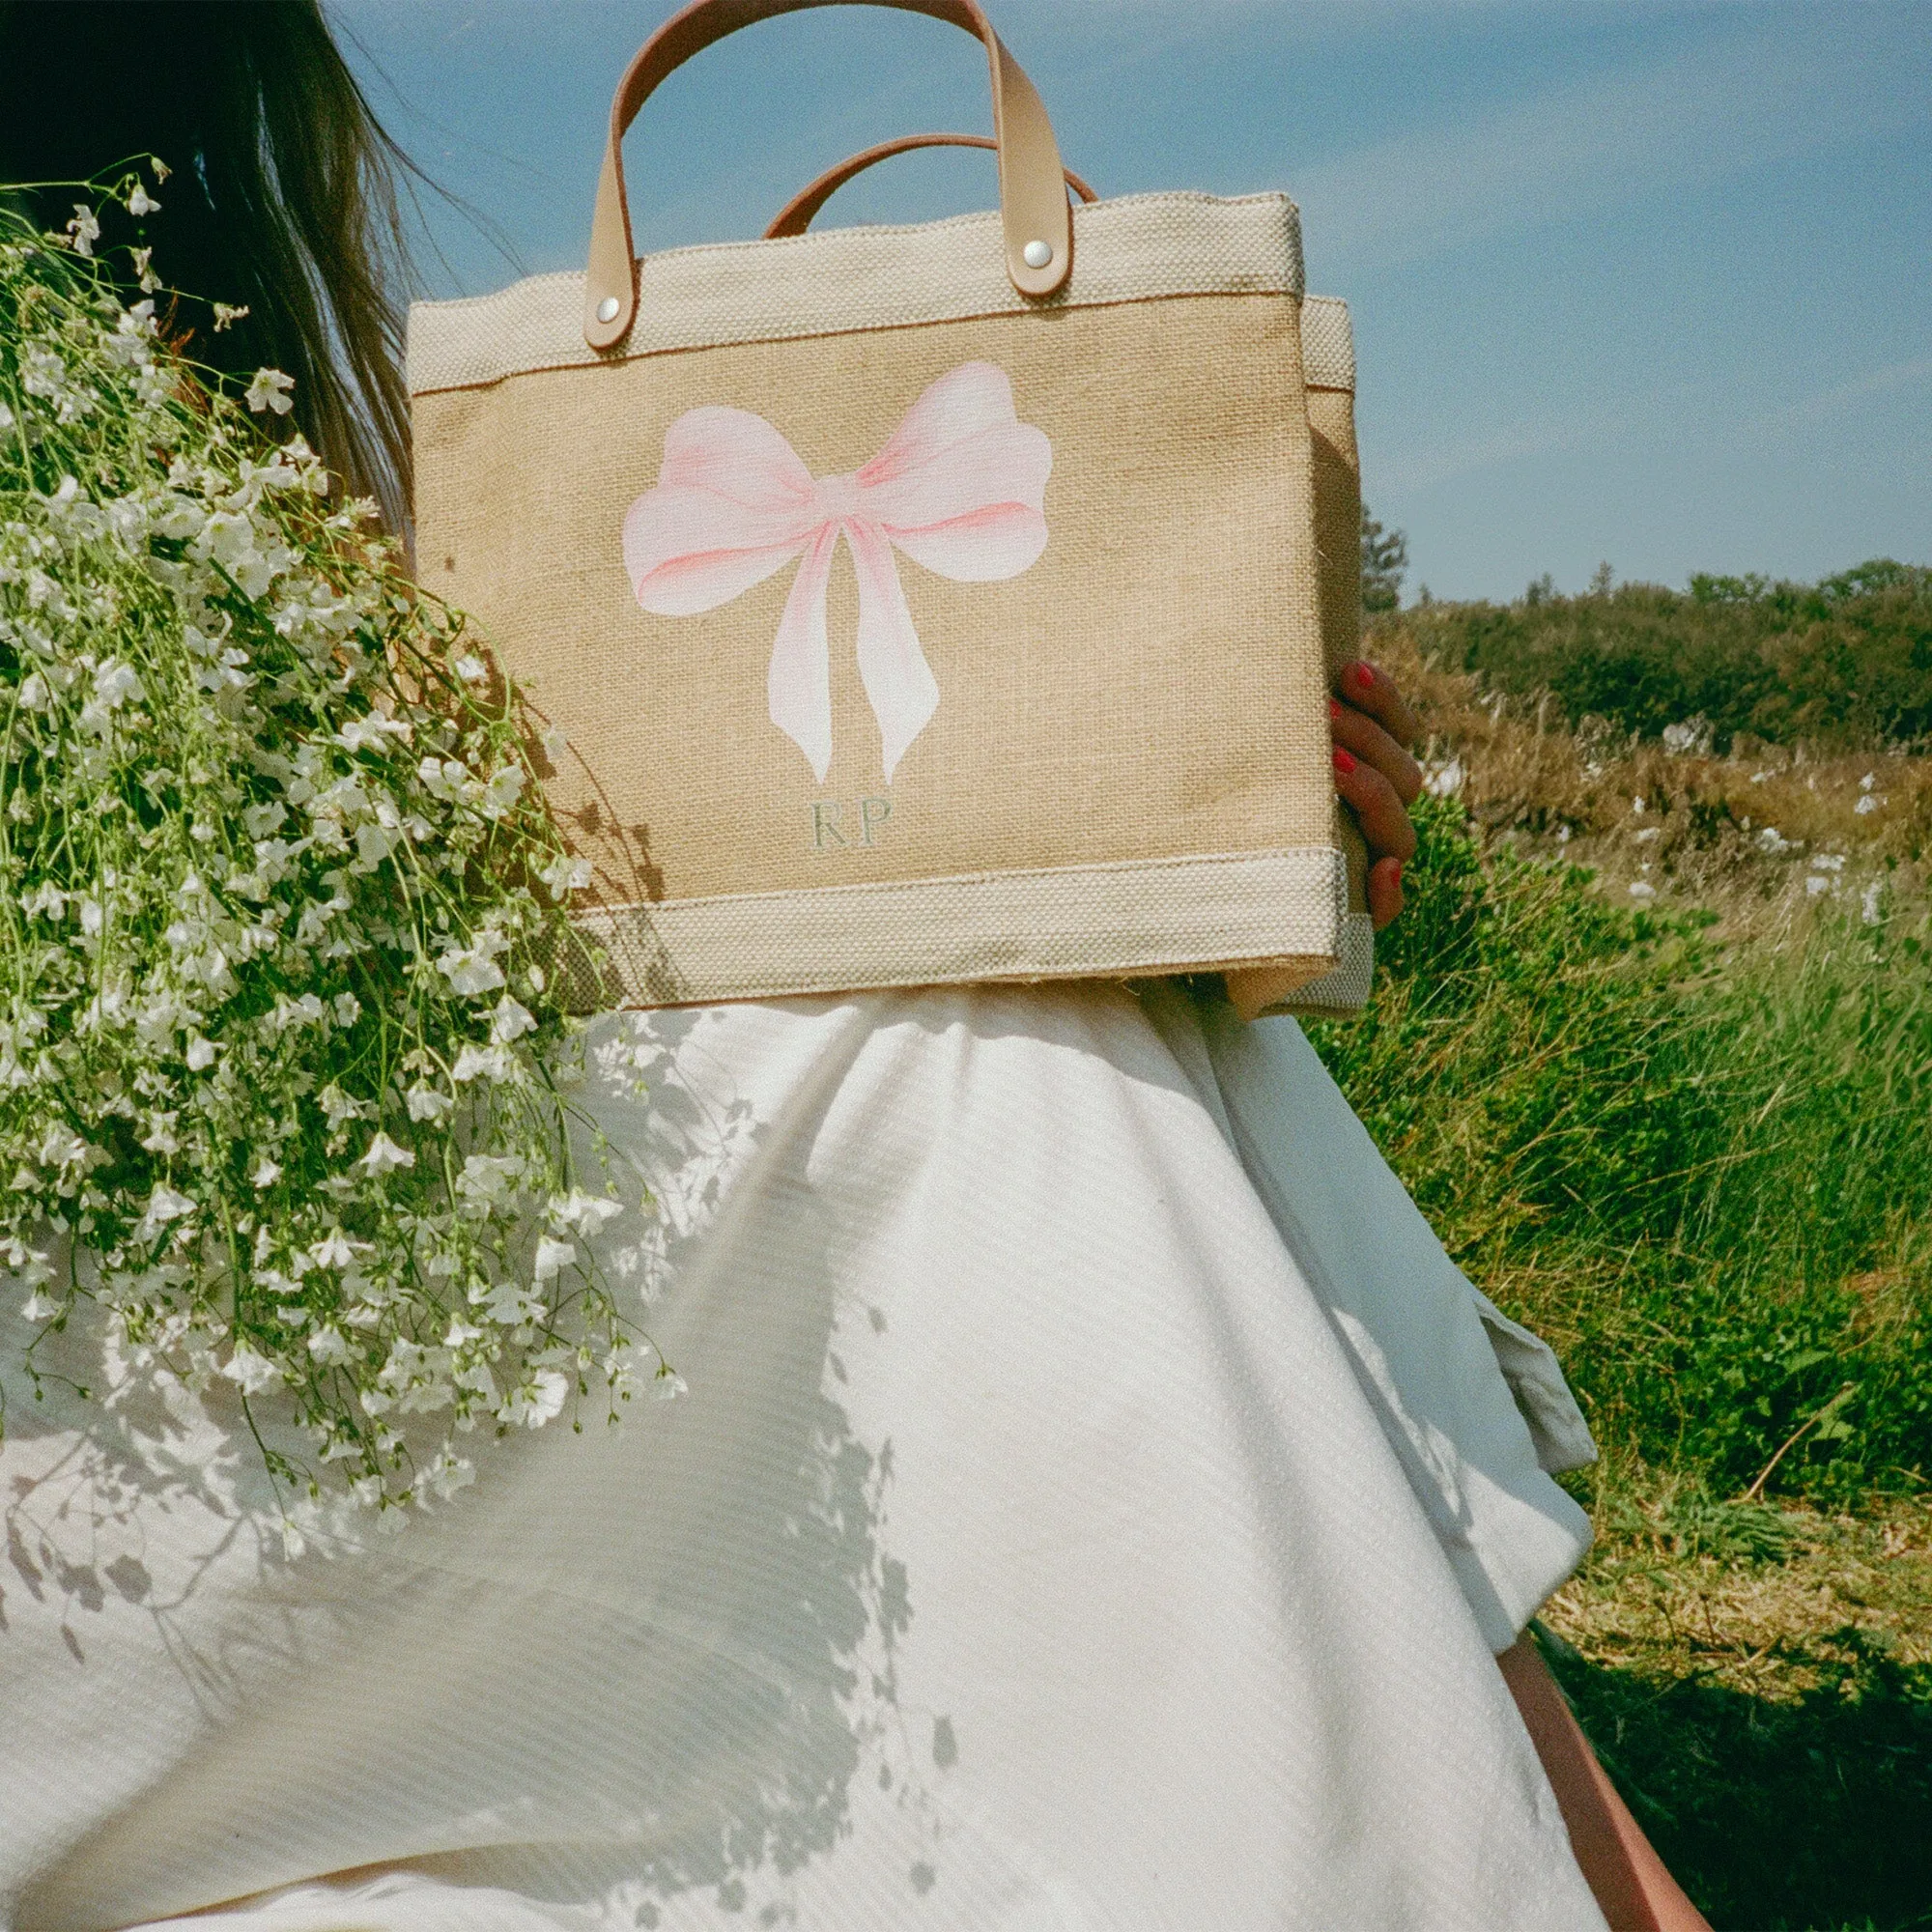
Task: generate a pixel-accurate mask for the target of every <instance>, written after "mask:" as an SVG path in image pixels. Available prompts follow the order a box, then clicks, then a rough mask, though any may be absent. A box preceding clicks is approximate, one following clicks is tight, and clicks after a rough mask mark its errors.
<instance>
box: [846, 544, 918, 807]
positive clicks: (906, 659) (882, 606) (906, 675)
mask: <svg viewBox="0 0 1932 1932" xmlns="http://www.w3.org/2000/svg"><path fill="white" fill-rule="evenodd" d="M845 538H846V541H847V542H848V543H849V544H850V545H851V546H852V562H853V565H854V567H855V569H856V571H857V573H858V578H859V676H860V679H861V680H862V682H863V683H864V684H865V687H866V696H867V699H868V700H869V701H870V703H871V706H872V715H873V717H875V718H876V719H877V720H878V721H879V740H880V750H881V753H882V756H883V758H884V762H885V771H886V782H887V783H888V784H890V783H891V782H892V777H893V771H894V768H895V766H896V765H897V764H898V761H899V760H900V759H901V758H902V757H903V756H904V755H905V754H906V752H907V751H908V749H909V748H910V747H911V745H912V741H913V740H914V739H915V738H917V737H918V736H919V734H920V733H921V732H922V731H923V730H924V729H925V726H926V724H927V721H928V720H929V719H930V718H931V717H932V714H933V712H934V711H936V710H937V709H938V708H939V685H938V682H937V680H936V679H935V678H934V677H933V675H932V667H931V666H930V665H928V664H927V663H926V661H925V653H924V652H923V650H921V649H920V647H919V633H918V632H917V631H915V630H914V629H913V627H912V612H911V611H909V610H907V609H906V601H905V591H904V590H903V589H902V588H901V587H900V585H899V573H898V565H897V564H896V563H895V561H894V559H893V551H892V545H891V544H890V543H889V542H888V541H887V538H886V535H885V532H884V531H883V530H881V529H880V528H879V526H878V525H876V524H872V523H862V522H858V521H856V520H855V521H853V522H851V523H848V524H847V525H846V526H845ZM821 608H822V607H821Z"/></svg>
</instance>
